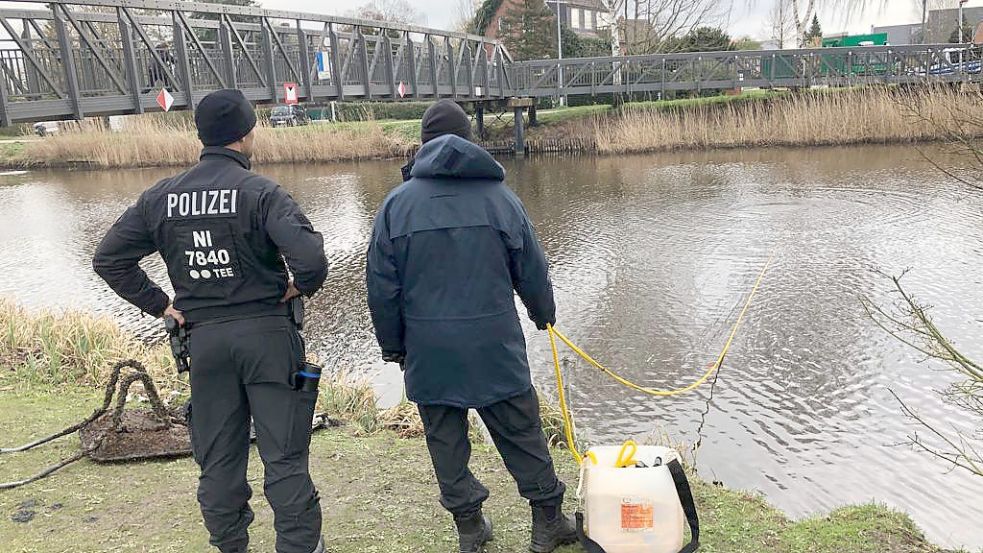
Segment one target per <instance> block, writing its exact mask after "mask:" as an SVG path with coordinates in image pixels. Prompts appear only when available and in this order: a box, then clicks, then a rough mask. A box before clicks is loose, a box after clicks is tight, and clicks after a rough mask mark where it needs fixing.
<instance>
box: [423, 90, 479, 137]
mask: <svg viewBox="0 0 983 553" xmlns="http://www.w3.org/2000/svg"><path fill="white" fill-rule="evenodd" d="M445 134H456V135H457V136H460V137H461V138H463V139H465V140H471V118H470V117H468V114H467V113H465V112H464V109H462V108H461V106H459V105H457V104H456V103H454V101H453V100H447V99H444V100H441V101H439V102H437V103H436V104H434V105H432V106H430V107H429V108H428V109H427V111H426V113H424V114H423V125H422V128H421V129H420V140H421V141H422V142H423V143H424V144H426V143H427V142H430V141H431V140H433V139H434V138H437V137H438V136H443V135H445Z"/></svg>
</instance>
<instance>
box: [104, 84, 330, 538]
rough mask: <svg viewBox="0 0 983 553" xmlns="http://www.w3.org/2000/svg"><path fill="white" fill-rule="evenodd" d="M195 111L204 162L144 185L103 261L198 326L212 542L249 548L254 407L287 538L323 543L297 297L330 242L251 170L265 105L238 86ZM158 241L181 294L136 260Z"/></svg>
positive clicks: (317, 274) (195, 349)
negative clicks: (295, 381) (259, 108)
mask: <svg viewBox="0 0 983 553" xmlns="http://www.w3.org/2000/svg"><path fill="white" fill-rule="evenodd" d="M195 123H196V125H197V127H198V135H199V138H200V139H201V141H202V143H203V144H204V145H205V148H204V150H203V151H202V154H201V162H200V163H199V164H198V165H196V166H195V167H193V168H192V169H190V170H188V171H186V172H184V173H182V174H180V175H177V176H176V177H173V178H169V179H165V180H163V181H161V182H160V183H158V184H157V185H155V186H153V187H151V188H150V189H149V190H147V191H146V192H144V193H143V194H142V195H141V196H140V199H139V200H137V203H136V204H135V205H133V206H132V207H130V208H129V209H127V210H126V212H125V213H124V214H123V216H122V217H120V219H119V220H118V221H116V224H114V225H113V227H112V228H111V229H110V230H109V232H108V234H106V237H105V238H104V239H103V241H102V243H101V244H100V245H99V248H98V250H97V251H96V254H95V258H94V260H93V266H94V268H95V270H96V272H97V273H98V274H99V276H101V277H102V278H103V279H104V280H105V281H106V282H107V283H109V285H110V286H111V287H112V289H113V290H114V291H116V293H117V294H119V295H120V296H122V297H123V298H124V299H126V300H127V301H129V302H130V303H132V304H134V305H135V306H137V307H139V308H140V309H142V310H143V311H144V312H146V313H148V314H150V315H153V316H157V317H159V316H162V315H168V316H171V317H174V318H175V319H176V320H177V321H178V322H179V323H180V324H182V325H184V326H185V327H186V328H187V329H188V331H189V333H190V336H191V338H190V353H191V364H192V368H191V406H192V409H191V413H192V421H191V443H192V449H193V451H194V456H195V460H196V461H197V462H198V464H199V465H200V467H201V478H200V480H199V486H198V501H199V503H200V504H201V512H202V515H203V516H204V519H205V526H206V527H207V529H208V531H209V533H210V534H211V544H212V545H214V546H215V547H217V548H218V549H219V550H220V551H221V552H222V553H245V552H246V551H247V548H248V544H249V536H248V533H247V529H248V527H249V524H250V523H251V522H252V520H253V512H252V510H251V509H250V508H249V498H250V496H251V495H252V491H251V489H250V487H249V485H248V484H247V483H246V464H247V461H248V459H249V426H250V424H249V421H250V416H252V418H253V421H254V424H255V427H256V438H257V443H258V445H259V453H260V457H261V458H262V459H263V464H264V465H265V468H266V482H265V486H264V491H265V493H266V498H267V499H268V500H269V502H270V505H271V506H272V507H273V512H274V517H275V519H274V526H275V528H276V533H277V540H276V551H277V552H278V553H311V552H312V551H323V550H324V544H323V541H322V540H321V506H320V502H319V499H318V493H317V490H316V489H315V488H314V484H313V483H312V482H311V477H310V474H309V473H308V450H309V446H310V430H311V418H312V416H313V413H314V404H315V402H316V400H317V392H304V391H296V390H295V389H294V387H293V386H291V383H290V382H291V377H292V374H293V373H295V372H297V371H298V370H299V366H300V363H301V362H302V361H303V359H304V347H303V342H302V340H301V337H300V335H299V334H298V329H297V328H296V326H295V324H294V322H293V320H292V319H291V318H290V317H289V316H288V303H287V302H288V301H290V300H291V299H293V298H294V297H296V296H298V295H305V296H310V295H312V294H314V293H315V292H317V291H318V290H319V289H320V288H321V286H322V285H323V283H324V280H325V278H326V277H327V271H328V265H327V260H326V258H325V255H324V243H323V240H322V238H321V235H320V234H319V233H317V232H315V231H314V229H313V227H312V226H311V223H310V221H308V219H307V217H306V216H304V213H303V212H302V211H301V209H300V207H299V206H298V205H297V204H296V202H294V200H293V199H292V198H291V197H290V195H289V194H287V192H286V191H285V190H283V189H282V188H280V187H279V186H278V185H277V184H276V183H274V182H272V181H270V180H268V179H266V178H263V177H261V176H259V175H257V174H255V173H252V172H251V171H250V170H249V169H250V161H249V159H250V155H251V153H252V149H253V142H254V138H255V133H254V131H253V129H254V127H255V125H256V115H255V113H254V112H253V108H252V106H251V105H250V104H249V102H248V101H246V98H245V97H244V96H243V95H242V93H241V92H239V91H238V90H222V91H219V92H215V93H213V94H210V95H209V96H207V97H206V98H204V99H203V100H202V101H201V103H200V104H199V106H198V109H197V111H196V113H195ZM153 252H159V253H160V255H161V257H163V259H164V262H165V263H166V264H167V272H168V275H169V277H170V280H171V284H172V285H173V287H174V292H175V298H174V303H173V305H172V304H171V301H170V299H169V298H168V296H167V294H166V293H164V292H163V291H162V290H161V289H160V287H158V286H157V285H156V284H154V283H153V282H152V281H151V280H150V279H149V278H148V277H147V274H146V273H145V272H144V271H143V270H141V269H140V266H139V265H138V263H139V262H140V260H141V259H143V258H144V257H146V256H148V255H150V254H151V253H153ZM284 260H286V263H284ZM288 267H289V268H290V271H291V272H292V273H293V277H294V279H293V281H290V280H288V273H287V268H288Z"/></svg>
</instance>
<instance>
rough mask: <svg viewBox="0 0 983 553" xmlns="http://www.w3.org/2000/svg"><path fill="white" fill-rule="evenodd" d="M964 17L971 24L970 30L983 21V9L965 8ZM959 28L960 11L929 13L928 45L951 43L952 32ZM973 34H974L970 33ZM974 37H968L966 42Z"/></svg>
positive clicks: (951, 9)
mask: <svg viewBox="0 0 983 553" xmlns="http://www.w3.org/2000/svg"><path fill="white" fill-rule="evenodd" d="M963 17H964V18H965V19H966V21H967V22H969V26H970V28H973V29H975V28H976V26H977V25H978V24H979V23H980V22H981V21H983V7H979V8H963ZM958 28H959V9H958V8H950V9H945V10H932V11H930V12H928V25H927V29H926V35H927V36H926V40H925V41H924V42H925V43H926V44H943V43H946V42H949V37H951V36H952V32H953V31H955V30H956V29H958ZM970 34H972V33H970ZM971 38H972V37H971V36H967V37H966V40H970V39H971Z"/></svg>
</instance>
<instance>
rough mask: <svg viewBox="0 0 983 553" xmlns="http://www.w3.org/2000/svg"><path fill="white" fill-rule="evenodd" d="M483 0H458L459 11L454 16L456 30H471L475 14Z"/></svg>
mask: <svg viewBox="0 0 983 553" xmlns="http://www.w3.org/2000/svg"><path fill="white" fill-rule="evenodd" d="M481 4H482V0H457V13H456V14H455V16H454V30H455V31H459V32H471V31H472V30H473V29H472V28H471V23H472V21H474V14H475V13H477V12H478V8H480V7H481Z"/></svg>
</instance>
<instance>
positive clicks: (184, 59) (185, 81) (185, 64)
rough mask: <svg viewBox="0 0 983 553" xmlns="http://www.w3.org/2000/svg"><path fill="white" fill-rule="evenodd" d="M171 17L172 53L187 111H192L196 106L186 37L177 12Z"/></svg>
mask: <svg viewBox="0 0 983 553" xmlns="http://www.w3.org/2000/svg"><path fill="white" fill-rule="evenodd" d="M171 15H172V17H173V20H174V51H175V52H176V53H177V70H178V75H180V78H181V84H182V85H184V96H185V98H186V99H187V102H188V103H187V106H188V109H190V110H194V109H195V107H196V106H197V105H198V104H197V103H196V102H195V92H194V86H192V84H191V79H192V77H191V62H190V60H189V59H188V42H187V37H186V36H185V35H184V27H183V26H182V25H181V19H180V17H179V16H178V12H176V11H175V12H172V14H171Z"/></svg>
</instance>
